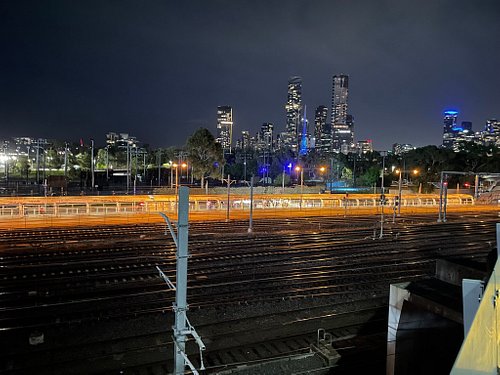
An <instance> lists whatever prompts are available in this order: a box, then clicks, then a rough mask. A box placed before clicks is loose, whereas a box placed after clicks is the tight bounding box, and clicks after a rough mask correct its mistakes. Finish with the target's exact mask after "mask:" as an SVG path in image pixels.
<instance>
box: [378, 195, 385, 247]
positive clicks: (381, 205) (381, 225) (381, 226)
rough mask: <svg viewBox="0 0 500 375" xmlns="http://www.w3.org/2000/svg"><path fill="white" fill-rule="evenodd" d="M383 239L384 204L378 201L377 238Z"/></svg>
mask: <svg viewBox="0 0 500 375" xmlns="http://www.w3.org/2000/svg"><path fill="white" fill-rule="evenodd" d="M382 237H384V202H383V200H382V199H380V236H379V238H382Z"/></svg>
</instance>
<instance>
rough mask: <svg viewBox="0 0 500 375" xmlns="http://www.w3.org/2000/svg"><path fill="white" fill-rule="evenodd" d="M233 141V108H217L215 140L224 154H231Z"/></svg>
mask: <svg viewBox="0 0 500 375" xmlns="http://www.w3.org/2000/svg"><path fill="white" fill-rule="evenodd" d="M232 139H233V108H232V107H230V106H220V107H217V138H216V141H217V142H218V143H220V144H221V145H222V149H223V150H224V153H230V152H231V143H232Z"/></svg>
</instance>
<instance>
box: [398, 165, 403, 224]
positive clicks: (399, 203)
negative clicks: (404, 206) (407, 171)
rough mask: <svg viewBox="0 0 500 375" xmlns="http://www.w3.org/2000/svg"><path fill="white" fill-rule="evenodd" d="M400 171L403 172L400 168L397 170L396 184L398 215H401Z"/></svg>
mask: <svg viewBox="0 0 500 375" xmlns="http://www.w3.org/2000/svg"><path fill="white" fill-rule="evenodd" d="M401 173H403V171H402V170H399V184H398V216H399V215H401V184H402V178H401Z"/></svg>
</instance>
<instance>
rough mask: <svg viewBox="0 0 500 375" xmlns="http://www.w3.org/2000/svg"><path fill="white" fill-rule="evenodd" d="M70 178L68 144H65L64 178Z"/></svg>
mask: <svg viewBox="0 0 500 375" xmlns="http://www.w3.org/2000/svg"><path fill="white" fill-rule="evenodd" d="M66 177H68V144H67V143H64V178H66Z"/></svg>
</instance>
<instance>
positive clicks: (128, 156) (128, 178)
mask: <svg viewBox="0 0 500 375" xmlns="http://www.w3.org/2000/svg"><path fill="white" fill-rule="evenodd" d="M129 165H130V143H129V142H127V194H128V191H129V188H130V169H129Z"/></svg>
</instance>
